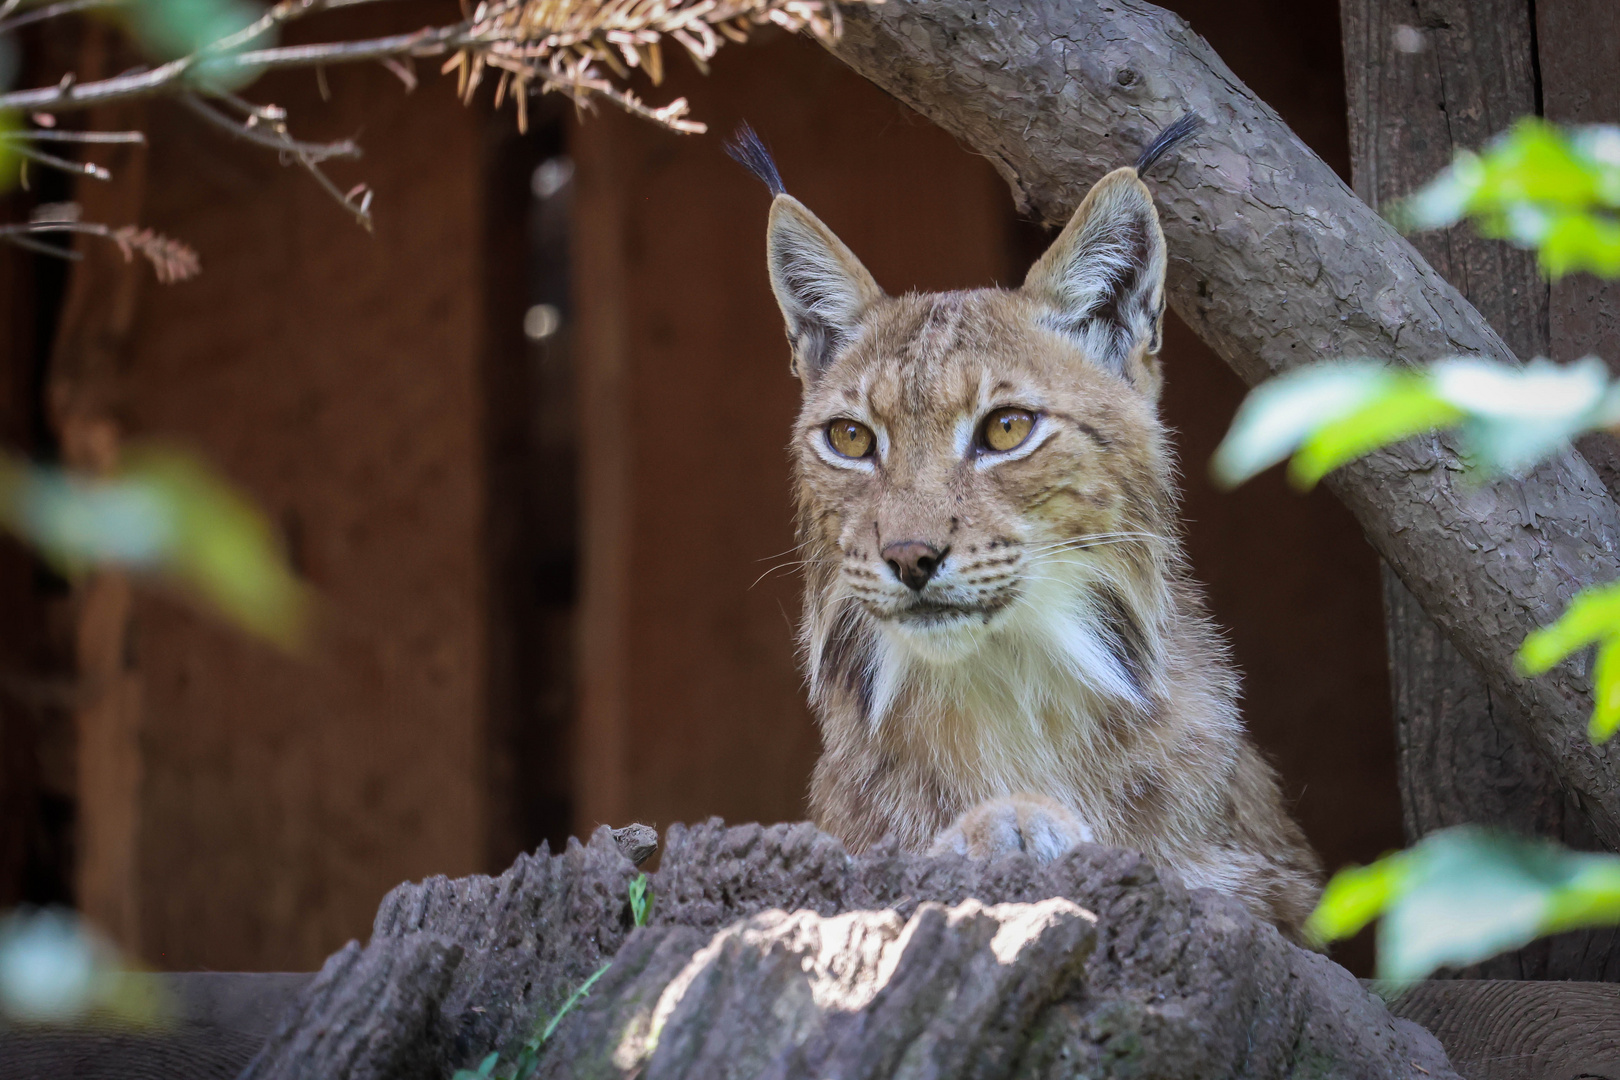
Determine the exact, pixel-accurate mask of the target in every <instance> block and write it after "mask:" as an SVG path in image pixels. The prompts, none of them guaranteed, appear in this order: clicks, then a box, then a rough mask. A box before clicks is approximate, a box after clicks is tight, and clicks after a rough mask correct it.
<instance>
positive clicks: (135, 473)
mask: <svg viewBox="0 0 1620 1080" xmlns="http://www.w3.org/2000/svg"><path fill="white" fill-rule="evenodd" d="M0 524H3V525H4V526H5V527H6V528H7V529H9V530H10V531H11V532H13V533H15V534H17V535H18V536H20V537H21V538H22V539H24V540H26V541H28V542H29V543H31V544H33V545H34V546H36V547H37V548H39V550H40V552H41V553H42V554H43V555H44V556H45V557H46V558H47V559H49V560H50V561H51V562H52V563H54V564H55V565H56V566H58V567H59V568H60V569H62V570H63V571H64V572H65V573H68V574H70V575H72V574H79V573H82V572H84V571H86V570H88V569H89V568H90V567H92V566H96V565H102V564H110V565H115V566H122V567H126V568H128V569H130V570H134V571H137V572H142V573H148V574H152V575H154V576H157V577H159V578H161V579H163V580H166V581H170V582H173V583H174V584H176V585H179V586H180V587H182V588H183V589H185V590H186V591H189V592H191V593H193V594H194V595H196V596H197V597H199V598H200V599H202V600H203V601H205V602H207V603H208V604H210V605H211V606H213V607H214V608H216V609H217V610H219V611H220V612H221V613H222V614H224V615H225V616H227V617H228V618H230V619H231V620H233V621H234V622H236V623H237V624H238V625H240V626H243V627H245V628H246V629H248V630H251V631H253V632H255V633H257V634H260V635H262V636H264V637H266V638H269V639H270V640H272V641H274V642H276V643H278V644H280V645H283V646H285V647H293V646H296V645H297V644H298V643H299V642H300V640H301V638H302V635H303V631H304V629H305V622H306V619H307V614H308V610H307V609H308V595H307V591H306V589H305V588H304V586H303V585H302V584H301V583H300V582H299V581H298V580H297V578H296V577H295V576H294V575H293V573H292V572H291V570H290V569H288V567H287V565H286V562H285V560H284V559H283V558H282V555H281V553H280V551H279V549H278V547H277V544H276V541H275V537H274V534H273V531H272V530H271V528H270V525H269V523H268V522H267V521H266V520H265V519H264V517H263V515H262V514H260V513H259V511H258V510H257V509H256V508H255V507H254V506H253V504H252V503H250V502H249V501H248V500H247V499H245V498H243V497H242V496H241V495H238V494H237V493H236V492H235V490H234V489H232V487H231V486H230V485H229V484H228V483H227V482H226V481H225V480H223V479H222V478H220V477H219V476H218V475H217V474H215V473H214V472H213V471H212V470H210V469H209V468H208V467H206V466H205V465H203V464H202V463H201V462H200V461H198V460H197V459H195V458H193V457H191V456H189V455H186V454H182V453H180V452H178V451H174V450H168V449H163V448H156V447H146V448H141V447H136V448H133V449H131V450H130V451H128V452H127V453H126V455H125V464H124V467H123V468H122V469H120V470H119V472H118V473H117V474H116V475H115V476H112V477H108V478H105V479H101V478H89V477H85V476H83V475H79V474H74V473H70V472H66V471H63V470H60V469H52V468H46V467H41V466H33V465H29V464H27V463H25V462H22V461H19V460H16V459H14V458H0Z"/></svg>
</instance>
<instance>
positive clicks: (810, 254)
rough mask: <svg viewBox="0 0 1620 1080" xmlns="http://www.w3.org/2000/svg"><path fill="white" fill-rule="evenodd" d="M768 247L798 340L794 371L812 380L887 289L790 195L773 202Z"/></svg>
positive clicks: (780, 298) (791, 333) (779, 298)
mask: <svg viewBox="0 0 1620 1080" xmlns="http://www.w3.org/2000/svg"><path fill="white" fill-rule="evenodd" d="M765 251H766V259H767V261H768V263H769V265H770V272H771V288H772V290H774V291H775V293H776V302H777V304H779V305H780V306H781V308H782V317H783V318H784V319H786V320H787V332H788V340H789V341H790V342H792V344H793V371H794V373H795V374H797V375H798V376H799V378H801V379H803V380H804V381H805V382H806V383H810V382H813V381H814V380H815V379H816V378H817V377H818V376H820V374H821V373H822V372H823V371H825V370H826V368H827V366H828V365H829V364H831V363H832V362H833V360H834V358H836V357H837V356H838V354H839V352H840V351H841V350H842V349H843V348H844V346H846V345H848V344H849V343H850V342H851V341H852V340H854V337H855V332H856V329H857V327H858V326H859V324H860V320H861V316H862V315H863V314H864V313H865V312H866V310H867V308H869V307H871V306H872V304H874V303H876V302H877V301H878V300H880V299H882V298H883V290H882V289H880V288H878V286H877V282H876V281H873V280H872V275H871V274H869V273H867V272H866V267H864V266H862V265H861V261H860V260H859V259H857V258H856V257H855V254H854V252H852V251H850V250H849V248H847V247H845V246H844V242H843V241H842V240H840V239H838V237H836V236H834V235H833V232H832V230H831V229H829V228H827V226H825V225H823V224H822V223H821V220H820V219H819V218H817V217H816V215H814V214H812V213H811V212H810V211H809V210H807V209H805V207H804V204H803V203H801V202H799V200H797V199H795V198H794V197H793V196H791V195H778V196H777V197H776V201H775V202H773V203H772V204H771V220H770V224H769V225H768V226H767V228H766V244H765Z"/></svg>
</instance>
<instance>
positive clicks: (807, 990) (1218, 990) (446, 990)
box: [243, 821, 1455, 1080]
mask: <svg viewBox="0 0 1620 1080" xmlns="http://www.w3.org/2000/svg"><path fill="white" fill-rule="evenodd" d="M668 842H669V843H668V848H667V850H666V851H665V852H664V855H663V860H662V863H661V865H660V868H659V870H658V872H657V873H656V874H653V875H651V876H650V877H651V882H652V888H653V893H654V896H655V898H656V899H655V903H654V907H653V913H652V919H651V923H650V925H649V926H647V927H644V928H635V927H633V926H632V925H631V923H632V920H631V917H630V910H629V904H628V900H627V893H626V890H627V887H628V885H629V882H630V881H631V879H632V878H633V877H634V875H635V868H634V867H633V866H632V865H631V863H630V862H629V861H628V860H627V859H626V858H625V857H624V856H623V855H622V854H621V853H620V851H619V849H618V847H617V846H616V845H615V843H614V841H613V838H612V836H611V834H610V833H609V831H608V830H607V829H606V828H602V829H599V830H598V831H597V833H596V835H595V836H594V837H592V839H591V842H590V844H589V845H588V846H585V847H581V846H579V845H578V844H577V843H575V842H570V845H569V848H568V850H567V851H565V852H564V853H563V854H562V855H559V856H555V857H552V856H548V855H547V854H545V852H544V851H543V850H542V852H541V853H540V854H538V855H534V856H524V857H523V858H520V859H519V860H518V862H517V863H516V864H515V865H514V866H513V867H512V868H511V869H510V870H508V871H507V872H506V873H505V874H503V875H502V876H501V877H499V878H493V879H492V878H481V877H479V878H465V879H461V880H459V881H448V880H446V879H443V878H434V879H430V880H428V881H425V882H423V883H421V884H412V885H403V886H400V887H399V888H398V889H395V890H394V891H393V892H392V893H390V894H389V896H388V897H387V898H386V899H385V900H384V901H383V904H382V907H381V909H380V910H379V912H378V915H377V922H376V928H375V931H374V933H373V936H372V939H371V941H370V943H368V944H367V945H366V946H365V947H364V948H361V947H359V946H358V945H353V944H351V945H350V946H349V947H347V948H346V949H344V950H343V951H341V952H339V953H337V954H336V955H334V956H333V957H332V958H331V959H330V960H329V961H328V962H327V964H326V967H325V968H324V969H323V970H322V972H321V974H320V975H319V976H317V978H316V979H315V981H314V982H313V983H311V984H310V985H309V986H308V987H307V988H306V989H305V990H304V991H303V993H302V994H301V996H300V998H299V1000H298V1002H297V1003H296V1004H295V1005H294V1006H293V1007H292V1008H291V1009H290V1010H289V1012H288V1014H287V1017H286V1018H285V1019H284V1020H283V1022H282V1024H281V1026H280V1027H279V1028H278V1030H277V1031H276V1033H275V1034H274V1035H273V1036H271V1038H270V1040H269V1041H268V1042H267V1044H266V1045H265V1047H264V1049H263V1050H262V1051H261V1052H260V1053H259V1055H258V1057H256V1058H255V1059H254V1061H253V1063H252V1064H251V1065H250V1066H249V1068H248V1069H247V1070H246V1072H245V1073H244V1074H243V1080H294V1078H302V1080H315V1078H322V1080H325V1078H327V1077H333V1076H344V1077H371V1076H376V1077H381V1076H390V1077H404V1078H410V1077H424V1078H425V1077H434V1078H435V1080H442V1078H443V1077H444V1076H445V1075H446V1074H447V1072H448V1071H449V1070H451V1069H453V1068H455V1067H458V1066H466V1065H473V1064H476V1063H477V1061H478V1060H479V1059H480V1058H481V1057H483V1055H485V1054H486V1053H488V1052H489V1051H490V1050H491V1049H504V1050H506V1051H508V1052H510V1051H513V1050H514V1049H515V1048H516V1047H517V1046H518V1045H519V1044H521V1042H522V1040H523V1039H524V1038H526V1037H527V1036H528V1035H529V1033H530V1032H531V1031H532V1030H533V1024H534V1022H535V1020H536V1018H537V1017H544V1016H549V1015H552V1014H554V1013H555V1012H556V1010H557V1009H558V1008H559V1007H560V1006H561V1005H562V1003H563V1002H564V1000H565V999H566V998H567V997H568V995H569V994H570V993H571V992H572V991H573V989H574V988H576V987H578V986H579V985H580V984H581V983H582V982H583V981H584V980H585V979H586V978H588V977H589V976H590V975H591V974H592V973H593V972H595V971H597V970H598V969H599V968H600V967H601V966H602V965H603V964H604V963H605V962H606V961H607V959H608V958H610V957H611V958H612V964H611V966H610V967H608V969H607V971H606V973H605V974H604V975H603V976H602V978H601V979H600V981H598V982H597V984H596V985H595V987H594V989H593V990H592V992H591V993H590V995H589V996H588V997H587V998H586V999H584V1001H583V1002H582V1003H580V1004H579V1005H578V1006H577V1007H576V1008H575V1009H574V1010H573V1011H572V1012H571V1013H569V1014H568V1015H567V1016H566V1017H565V1018H564V1019H563V1020H562V1022H561V1023H560V1025H559V1026H558V1028H557V1030H556V1033H555V1034H554V1036H553V1037H552V1039H551V1041H550V1042H548V1043H547V1044H546V1046H545V1048H544V1052H543V1055H542V1059H541V1072H542V1074H543V1075H545V1076H548V1077H630V1076H637V1075H639V1076H643V1077H645V1078H647V1080H654V1078H657V1077H677V1076H679V1077H693V1078H694V1080H696V1078H702V1080H710V1078H713V1077H731V1076H735V1077H749V1078H753V1077H764V1076H781V1077H797V1076H811V1075H814V1076H826V1077H889V1076H907V1077H934V1076H937V1077H946V1076H950V1077H958V1076H961V1077H966V1076H973V1077H986V1078H988V1077H1014V1076H1019V1077H1037V1076H1075V1075H1088V1076H1093V1077H1105V1076H1176V1077H1202V1076H1207V1077H1255V1078H1260V1077H1288V1076H1319V1075H1320V1076H1326V1075H1331V1076H1335V1077H1369V1078H1370V1077H1374V1076H1378V1077H1413V1078H1414V1080H1415V1078H1417V1077H1420V1076H1423V1075H1425V1071H1426V1074H1427V1075H1428V1076H1430V1077H1453V1076H1455V1073H1453V1072H1452V1070H1451V1069H1450V1067H1449V1065H1448V1064H1447V1062H1446V1059H1445V1054H1444V1051H1443V1050H1442V1049H1441V1048H1440V1046H1439V1044H1438V1043H1437V1042H1435V1040H1434V1039H1433V1038H1432V1037H1431V1036H1430V1035H1429V1034H1428V1033H1427V1032H1425V1031H1423V1030H1422V1029H1421V1028H1419V1027H1417V1026H1416V1025H1413V1024H1410V1023H1408V1022H1406V1021H1402V1020H1398V1019H1394V1018H1392V1017H1391V1016H1390V1015H1389V1013H1388V1012H1387V1011H1386V1009H1385V1008H1384V1005H1383V1003H1382V1002H1380V1001H1379V1000H1378V999H1377V998H1375V997H1373V996H1372V995H1370V994H1368V993H1367V991H1366V990H1365V989H1364V988H1363V987H1362V986H1361V984H1360V983H1358V982H1357V981H1356V980H1355V979H1354V978H1353V977H1352V976H1351V975H1350V974H1349V972H1347V971H1345V970H1344V969H1343V968H1340V967H1338V966H1337V965H1335V964H1333V963H1332V962H1331V961H1329V960H1328V959H1327V958H1326V957H1323V956H1320V955H1317V954H1315V953H1311V952H1307V951H1305V950H1303V949H1299V948H1297V947H1296V946H1294V945H1291V944H1289V943H1288V942H1287V941H1285V940H1284V939H1283V938H1282V936H1281V935H1279V934H1278V933H1277V931H1276V930H1275V929H1274V928H1273V927H1271V926H1270V925H1268V924H1263V923H1259V922H1256V921H1255V920H1254V919H1253V918H1252V917H1251V916H1250V915H1249V914H1248V913H1247V912H1246V911H1245V910H1244V909H1243V908H1242V906H1241V905H1239V904H1237V903H1236V902H1235V901H1232V900H1230V899H1228V898H1226V897H1224V896H1220V895H1217V894H1215V893H1213V892H1207V891H1202V892H1197V893H1189V892H1188V891H1187V890H1186V889H1184V888H1182V887H1181V886H1180V885H1179V884H1178V883H1176V882H1175V881H1172V880H1165V879H1161V878H1160V877H1159V876H1158V875H1157V874H1156V873H1155V872H1154V870H1153V869H1152V868H1151V867H1149V866H1148V865H1147V864H1146V863H1144V862H1143V861H1142V859H1141V857H1140V856H1139V855H1136V854H1135V853H1132V852H1127V851H1118V850H1113V849H1106V848H1095V847H1087V848H1083V849H1081V850H1078V851H1076V852H1073V853H1071V854H1070V855H1069V856H1067V857H1065V858H1064V859H1061V860H1059V861H1057V862H1056V863H1052V864H1049V865H1046V866H1041V865H1038V864H1036V863H1035V862H1034V860H1032V859H1030V858H1028V857H1025V856H1015V857H1012V858H1009V859H1005V860H1000V861H997V862H986V861H982V860H970V859H962V858H957V857H944V858H928V857H925V856H918V855H906V854H902V853H899V852H898V851H896V850H892V849H884V850H876V851H872V852H868V853H867V854H865V855H862V856H859V857H853V858H852V857H851V856H849V855H848V854H846V853H845V851H844V849H843V847H842V846H841V845H840V844H839V843H838V841H836V840H835V839H833V838H832V837H830V836H828V835H826V834H824V833H821V832H818V831H817V830H816V829H815V828H813V827H812V826H810V825H792V826H786V825H779V826H772V827H770V828H763V827H761V826H758V825H749V826H742V827H739V828H731V829H728V828H726V827H725V826H724V825H723V824H721V823H720V822H718V821H714V822H710V823H709V824H707V825H702V826H697V827H693V828H683V827H680V826H675V827H673V828H672V829H671V830H670V832H669V836H668ZM1053 897H1061V898H1062V899H1058V900H1053V899H1052V898H1053ZM390 972H392V973H396V974H397V977H388V973H390ZM1313 1070H1314V1071H1313Z"/></svg>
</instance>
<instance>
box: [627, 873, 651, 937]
mask: <svg viewBox="0 0 1620 1080" xmlns="http://www.w3.org/2000/svg"><path fill="white" fill-rule="evenodd" d="M652 907H653V891H652V885H651V884H649V883H648V881H647V875H646V874H638V875H636V877H635V879H634V880H633V881H631V882H630V917H631V918H632V919H633V920H635V924H636V925H637V926H646V925H647V920H648V919H650V918H651V917H652Z"/></svg>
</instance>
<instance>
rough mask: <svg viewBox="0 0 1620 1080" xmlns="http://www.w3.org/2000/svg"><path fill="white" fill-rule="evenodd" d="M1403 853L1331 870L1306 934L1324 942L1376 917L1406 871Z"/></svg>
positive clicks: (1350, 932)
mask: <svg viewBox="0 0 1620 1080" xmlns="http://www.w3.org/2000/svg"><path fill="white" fill-rule="evenodd" d="M1403 857H1404V856H1403V855H1402V854H1401V853H1396V854H1394V855H1389V856H1386V857H1384V858H1382V859H1380V860H1379V861H1377V862H1375V863H1373V864H1372V865H1371V866H1352V867H1348V868H1347V869H1344V870H1340V871H1339V872H1338V873H1337V874H1334V875H1333V880H1332V881H1329V882H1328V884H1327V888H1325V889H1323V890H1322V899H1321V900H1320V901H1319V902H1318V903H1317V905H1316V910H1315V911H1313V912H1311V917H1310V918H1309V919H1308V920H1306V923H1305V934H1306V936H1307V937H1309V938H1310V939H1311V940H1312V941H1315V942H1317V943H1319V944H1325V943H1327V942H1329V941H1337V940H1339V939H1340V938H1347V937H1352V936H1354V935H1355V934H1357V933H1359V932H1360V931H1361V928H1362V927H1363V926H1366V925H1367V924H1368V923H1370V922H1372V921H1373V920H1374V919H1376V918H1378V916H1379V914H1380V913H1381V912H1382V911H1383V910H1384V909H1385V908H1386V907H1388V906H1389V902H1390V899H1391V898H1392V897H1393V896H1394V895H1395V893H1396V890H1397V887H1398V886H1399V884H1400V882H1401V880H1402V879H1403V877H1404V875H1405V873H1406V870H1405V864H1404V863H1403V862H1402V859H1403Z"/></svg>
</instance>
